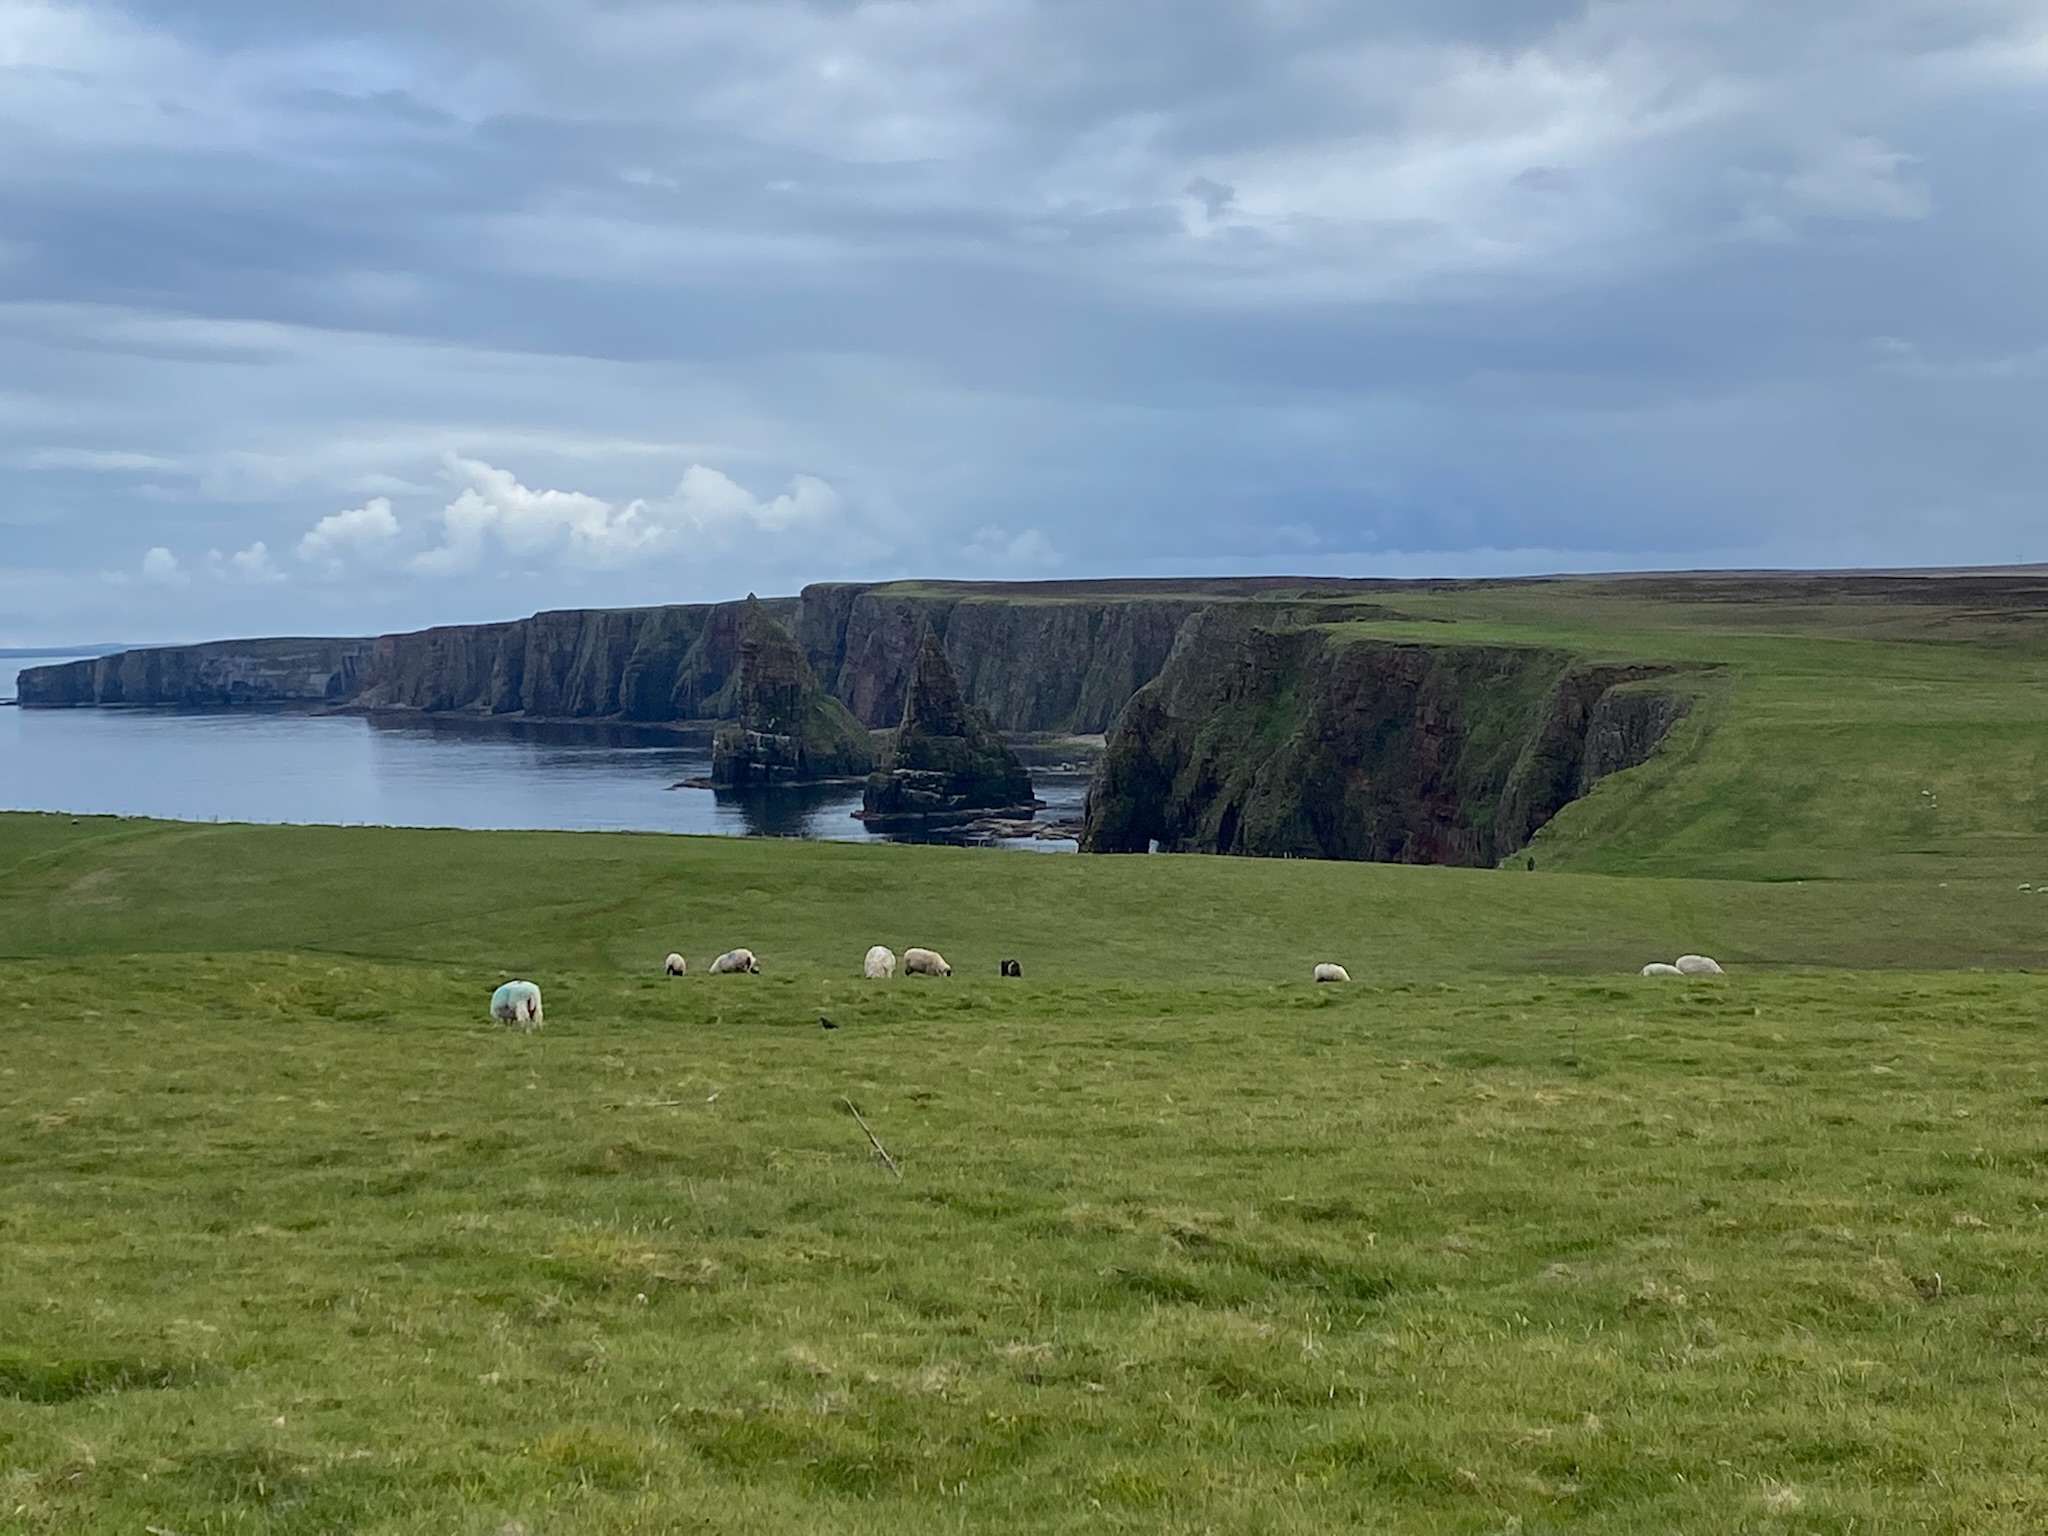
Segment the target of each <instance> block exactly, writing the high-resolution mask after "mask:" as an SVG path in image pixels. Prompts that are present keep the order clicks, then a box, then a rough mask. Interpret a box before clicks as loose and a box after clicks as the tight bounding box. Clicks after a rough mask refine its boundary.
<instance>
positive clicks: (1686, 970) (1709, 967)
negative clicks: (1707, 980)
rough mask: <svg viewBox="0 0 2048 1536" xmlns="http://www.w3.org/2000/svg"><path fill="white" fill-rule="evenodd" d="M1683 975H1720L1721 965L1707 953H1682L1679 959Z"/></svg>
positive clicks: (1679, 968)
mask: <svg viewBox="0 0 2048 1536" xmlns="http://www.w3.org/2000/svg"><path fill="white" fill-rule="evenodd" d="M1677 965H1678V973H1679V974H1680V975H1681V976H1719V975H1721V974H1722V971H1721V967H1720V966H1719V965H1717V964H1715V963H1714V961H1712V960H1711V959H1709V958H1708V957H1707V956H1705V955H1680V956H1679V957H1678V961H1677Z"/></svg>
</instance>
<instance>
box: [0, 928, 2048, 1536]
mask: <svg viewBox="0 0 2048 1536" xmlns="http://www.w3.org/2000/svg"><path fill="white" fill-rule="evenodd" d="M5 975H6V979H7V997H8V999H9V1002H8V1005H7V1012H8V1014H9V1015H10V1017H9V1018H7V1019H6V1020H5V1022H4V1023H0V1029H4V1031H5V1034H4V1037H0V1038H4V1040H5V1066H4V1067H0V1125H4V1126H5V1134H4V1137H0V1169H4V1174H0V1191H4V1192H0V1299H4V1308H0V1317H4V1318H5V1320H6V1321H5V1323H4V1325H0V1529H6V1530H10V1531H23V1532H38V1533H42V1532H51V1533H56V1532H71V1531H81V1530H93V1531H102V1530H104V1531H137V1530H143V1529H145V1528H146V1527H155V1528H157V1529H160V1530H173V1531H178V1532H183V1533H198V1532H230V1531H235V1532H242V1531H247V1532H293V1533H299V1532H305V1533H313V1532H330V1531H366V1532H368V1531H374V1532H418V1533H426V1532H437V1533H438V1532H472V1531H473V1532H478V1533H490V1532H499V1531H504V1530H507V1529H514V1530H517V1529H524V1530H526V1531H530V1532H535V1533H538V1532H552V1531H561V1532H629V1531H632V1532H643V1531H644V1532H653V1531H671V1530H689V1529H703V1530H717V1531H732V1530H760V1531H784V1530H831V1531H848V1532H861V1531H878V1532H879V1531H902V1530H906V1529H915V1530H989V1529H1091V1530H1093V1529H1131V1530H1185V1531H1199V1530H1249V1531H1276V1532H1277V1531H1302V1532H1307V1531H1323V1530H1331V1529H1347V1528H1360V1529H1375V1530H1391V1531H1417V1532H1420V1531H1446V1530H1450V1531H1473V1532H1482V1531H1500V1530H1512V1529H1519V1530H1522V1531H1542V1530H1563V1529H1572V1530H1585V1531H1617V1532H1618V1531H1630V1532H1634V1531H1668V1530H1686V1531H1696V1532H1709V1531H1731V1532H1732V1531H1753V1530H1764V1531H1776V1530H1798V1531H1839V1532H1849V1531H1883V1530H1929V1531H1933V1530H1968V1531H1986V1532H1991V1531H2000V1532H2005V1531H2009V1532H2015V1533H2018V1532H2032V1531H2038V1530H2040V1529H2041V1528H2042V1525H2043V1523H2044V1521H2048V1449H2044V1448H2048V1385H2044V1377H2043V1369H2042V1367H2043V1363H2044V1361H2048V1301H2044V1299H2043V1297H2042V1294H2041V1287H2040V1253H2041V1243H2040V1226H2041V1220H2042V1204H2041V1196H2040V1190H2041V1181H2042V1176H2043V1173H2044V1172H2048V1109H2044V1108H2043V1104H2044V1101H2048V1070H2044V1063H2043V1061H2042V1056H2041V1052H2040V1050H2039V1017H2040V1011H2041V1005H2042V1003H2043V1001H2044V987H2043V985H2042V983H2041V982H2039V981H2038V980H2036V979H2034V978H2031V977H2023V976H2014V975H1996V976H1993V975H1984V976H1958V975H1953V974H1950V975H1925V974H1894V975H1890V976H1884V977H1876V976H1869V975H1864V976H1855V977H1844V976H1839V975H1817V974H1784V975H1775V976H1761V977H1736V978H1730V979H1729V980H1728V981H1725V982H1722V983H1719V984H1699V985H1695V984H1679V985H1677V986H1671V985H1663V986H1659V985H1656V984H1653V983H1651V982H1646V981H1641V980H1636V979H1629V978H1622V979H1616V980H1610V979H1606V978H1601V979H1584V978H1581V979H1576V980H1532V979H1504V978H1491V979H1487V978H1466V979H1462V980H1458V981H1454V982H1450V983H1443V984H1420V983H1417V984H1399V983H1393V984H1387V985H1379V986H1375V985H1359V986H1354V987H1351V988H1322V989H1316V988H1314V987H1312V986H1311V985H1309V984H1306V983H1295V982H1290V983H1285V984H1280V985H1274V986H1266V985H1255V984H1251V983H1201V984H1193V985H1187V986H1170V985H1165V984H1161V983H1158V982H1150V981H1134V982H1124V983H1115V982H1103V983H1097V984H1092V985H1084V984H1079V983H1074V982H1067V981H1060V982H1051V981H1044V980H1037V979H1029V978H1027V980H1026V981H1025V982H1024V983H1022V984H1010V985H1007V986H1005V985H1003V984H1000V983H998V982H997V981H995V980H994V979H993V978H986V979H984V978H980V977H976V978H955V979H954V981H952V982H951V983H911V982H903V981H899V982H897V983H895V984H893V985H890V986H886V987H872V986H864V985H862V984H860V983H858V982H855V981H851V980H824V979H819V978H815V977H808V976H773V975H771V976H764V977H760V978H727V979H722V980H720V981H715V982H714V981H712V980H710V979H709V978H704V979H697V978H692V979H690V980H688V981H684V982H680V983H666V982H663V981H662V980H661V979H660V978H658V977H648V976H633V977H625V976H620V975H618V974H617V973H615V972H609V971H606V972H580V973H567V974H563V975H560V976H555V977H551V978H550V987H551V990H550V996H549V1002H550V1013H551V1017H552V1018H553V1019H554V1021H555V1022H554V1023H552V1024H551V1025H550V1027H549V1028H548V1030H546V1031H545V1032H543V1033H542V1034H540V1035H537V1036H534V1037H531V1038H524V1037H518V1036H508V1035H505V1034H501V1033H498V1032H496V1031H494V1030H492V1029H490V1028H488V1027H486V1026H484V1025H482V1024H480V1023H479V1022H478V1021H477V1018H476V1015H477V1013H478V1007H479V1002H480V999H481V996H482V993H481V988H482V985H483V982H484V980H488V979H489V978H479V976H478V975H477V974H476V972H475V971H474V970H472V969H470V968H466V967H447V966H435V965H394V964H384V963H377V962H371V961H363V960H352V959H341V958H337V957H330V956H281V955H262V954H242V955H233V956H202V955H193V956H174V957H162V958H157V959H152V960H151V961H150V962H148V964H147V967H146V978H144V977H141V976H138V975H137V974H135V972H134V970H133V969H129V968H123V969H114V970H110V969H109V968H108V967H107V966H105V965H103V964H92V963H85V962H79V961H75V960H72V961H50V960H33V961H16V962H11V963H9V964H8V965H7V966H6V967H5ZM821 1011H822V1012H826V1013H829V1015H830V1016H832V1017H834V1018H835V1019H836V1020H837V1021H838V1022H839V1024H840V1025H841V1028H840V1029H838V1030H836V1031H832V1032H827V1031H824V1030H821V1029H820V1028H819V1027H818V1026H817V1023H816V1015H817V1014H818V1013H819V1012H821ZM842 1095H846V1096H850V1097H851V1098H852V1099H853V1100H854V1102H856V1103H857V1104H858V1105H860V1107H861V1109H862V1111H863V1113H864V1114H865V1115H866V1117H867V1118H868V1120H869V1123H870V1124H871V1125H872V1126H873V1127H874V1128H875V1130H876V1131H877V1133H878V1134H879V1135H880V1136H881V1137H882V1139H883V1140H884V1142H885V1143H886V1144H887V1145H888V1146H889V1147H890V1148H891V1150H892V1151H893V1152H894V1153H895V1154H896V1155H897V1156H898V1157H899V1159H900V1161H901V1165H902V1168H903V1176H902V1178H901V1179H900V1180H899V1179H896V1178H892V1177H891V1176H890V1175H889V1174H888V1173H887V1171H886V1170H884V1169H883V1168H882V1167H880V1166H879V1165H878V1164H877V1163H876V1162H874V1161H873V1160H872V1159H871V1157H870V1155H869V1152H868V1148H867V1144H866V1141H865V1139H864V1138H863V1136H862V1135H861V1133H860V1130H859V1128H858V1127H857V1126H856V1125H855V1124H854V1122H853V1121H852V1119H851V1118H850V1116H848V1114H847V1113H846V1112H845V1110H844V1109H843V1108H842V1107H841V1106H840V1104H839V1099H840V1097H841V1096H842ZM514 1522H516V1524H515V1523H514Z"/></svg>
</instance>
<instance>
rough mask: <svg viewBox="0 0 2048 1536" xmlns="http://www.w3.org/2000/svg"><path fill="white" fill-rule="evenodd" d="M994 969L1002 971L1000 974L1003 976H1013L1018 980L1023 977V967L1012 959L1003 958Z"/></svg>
mask: <svg viewBox="0 0 2048 1536" xmlns="http://www.w3.org/2000/svg"><path fill="white" fill-rule="evenodd" d="M996 969H997V970H999V971H1000V972H1002V974H1003V975H1005V976H1015V977H1017V978H1019V979H1020V980H1021V979H1022V978H1023V975H1024V967H1023V966H1021V965H1019V964H1018V963H1017V962H1016V961H1014V960H1005V961H1004V962H1003V963H1002V964H1001V965H1000V966H998V967H997V968H996Z"/></svg>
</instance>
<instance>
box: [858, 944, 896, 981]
mask: <svg viewBox="0 0 2048 1536" xmlns="http://www.w3.org/2000/svg"><path fill="white" fill-rule="evenodd" d="M860 973H861V975H863V976H865V977H867V979H868V980H869V981H887V980H888V979H889V978H890V977H891V976H894V975H895V974H896V951H895V950H893V949H891V948H890V947H889V946H888V945H886V944H877V945H876V946H875V947H874V948H873V949H871V950H869V951H868V957H867V959H865V960H863V961H861V963H860Z"/></svg>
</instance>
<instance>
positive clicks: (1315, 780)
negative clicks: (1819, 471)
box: [1081, 609, 1691, 865]
mask: <svg viewBox="0 0 2048 1536" xmlns="http://www.w3.org/2000/svg"><path fill="white" fill-rule="evenodd" d="M1690 706H1691V695H1690V692H1689V689H1688V687H1687V684H1686V679H1685V678H1684V676H1683V675H1682V674H1680V673H1678V672H1677V671H1676V670H1675V669H1673V668H1671V667H1668V666H1663V665H1658V664H1654V663H1639V664H1611V663H1598V664H1596V663H1591V662H1587V661H1584V660H1582V659H1580V658H1577V657H1575V656H1573V655H1571V654H1569V653H1567V652H1564V651H1557V650H1546V649H1541V648H1530V647H1516V646H1507V645H1487V644H1456V643H1442V642H1433V641H1432V642H1427V643H1422V642H1408V641H1401V640H1386V639H1376V638H1357V637H1351V636H1347V635H1345V634H1344V633H1343V632H1342V631H1341V630H1335V629H1331V628H1328V627H1317V626H1303V627H1284V626H1283V627H1267V626H1266V625H1264V624H1261V623H1259V622H1257V621H1256V618H1255V616H1253V615H1251V614H1248V613H1246V612H1243V611H1238V610H1230V609H1216V610H1212V611H1211V612H1209V613H1205V614H1203V615H1201V616H1199V617H1198V618H1196V619H1195V620H1193V621H1192V622H1191V623H1190V624H1188V626H1187V627H1186V629H1185V630H1184V631H1183V633H1182V635H1181V637H1180V640H1179V643H1178V644H1177V645H1176V646H1175V648H1174V651H1173V654H1172V656H1171V658H1170V659H1169V660H1168V662H1167V664H1166V666H1165V668H1164V669H1163V671H1162V672H1161V674H1160V675H1159V677H1158V678H1156V679H1155V680H1154V681H1153V682H1151V683H1149V684H1147V685H1146V686H1145V687H1144V688H1143V689H1141V690H1139V692H1138V693H1137V694H1136V695H1135V696H1134V697H1133V698H1132V700H1131V702H1130V704H1129V705H1128V706H1127V707H1126V708H1125V710H1124V712H1123V714H1122V716H1121V717H1120V718H1119V719H1118V721H1117V723H1116V726H1115V728H1114V729H1113V730H1112V731H1111V732H1110V735H1109V742H1108V749H1107V751H1106V752H1105V754H1104V756H1103V759H1102V762H1101V764H1100V765H1099V767H1098V768H1097V771H1096V777H1095V782H1094V784H1093V786H1092V787H1091V788H1090V791H1089V796H1088V807H1087V812H1086V817H1085V822H1084V826H1083V831H1082V837H1081V846H1082V848H1083V849H1084V850H1087V851H1091V852H1103V853H1118V852H1142V851H1144V850H1145V849H1146V848H1148V847H1149V846H1152V845H1154V844H1155V843H1156V845H1157V846H1158V847H1159V848H1160V849H1162V850H1165V851H1169V852H1205V853H1235V854H1256V855H1266V856H1273V857H1280V856H1293V857H1300V858H1326V859H1368V860H1375V861H1380V862H1394V863H1410V864H1466V865H1491V864H1494V863H1497V862H1499V861H1500V860H1501V859H1502V858H1504V857H1505V856H1507V855H1508V854H1510V853H1512V852H1514V851H1515V850H1516V849H1518V848H1520V847H1522V846H1523V844H1525V843H1527V842H1528V840H1529V839H1530V838H1531V837H1532V836H1533V835H1534V834H1535V833H1536V831H1537V829H1539V828H1540V827H1541V826H1542V825H1543V824H1544V823H1545V822H1547V821H1548V820H1550V818H1551V817H1552V816H1555V815H1556V814H1557V812H1558V811H1560V810H1561V809H1563V808H1564V806H1566V805H1567V804H1569V803H1570V802H1571V801H1572V800H1575V799H1577V798H1578V797H1579V796H1580V795H1582V794H1584V793H1585V792H1586V791H1587V790H1589V789H1590V788H1592V786H1593V785H1594V784H1595V783H1596V782H1598V780H1599V779H1601V778H1603V777H1605V776H1606V775H1607V774H1610V773H1615V772H1619V771H1621V770H1622V769H1625V768H1630V767H1633V766H1635V765H1637V764H1639V763H1641V762H1643V761H1645V760H1646V759H1647V758H1648V757H1649V756H1650V755H1651V754H1652V753H1653V752H1655V751H1656V749H1657V747H1658V746H1659V745H1660V744H1661V743H1662V741H1663V739H1664V737H1665V735H1666V734H1667V733H1668V732H1669V731H1670V730H1671V728H1672V726H1673V725H1675V724H1676V723H1677V722H1678V721H1679V720H1680V719H1682V718H1683V717H1684V715H1685V714H1686V713H1687V711H1688V710H1689V708H1690Z"/></svg>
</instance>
